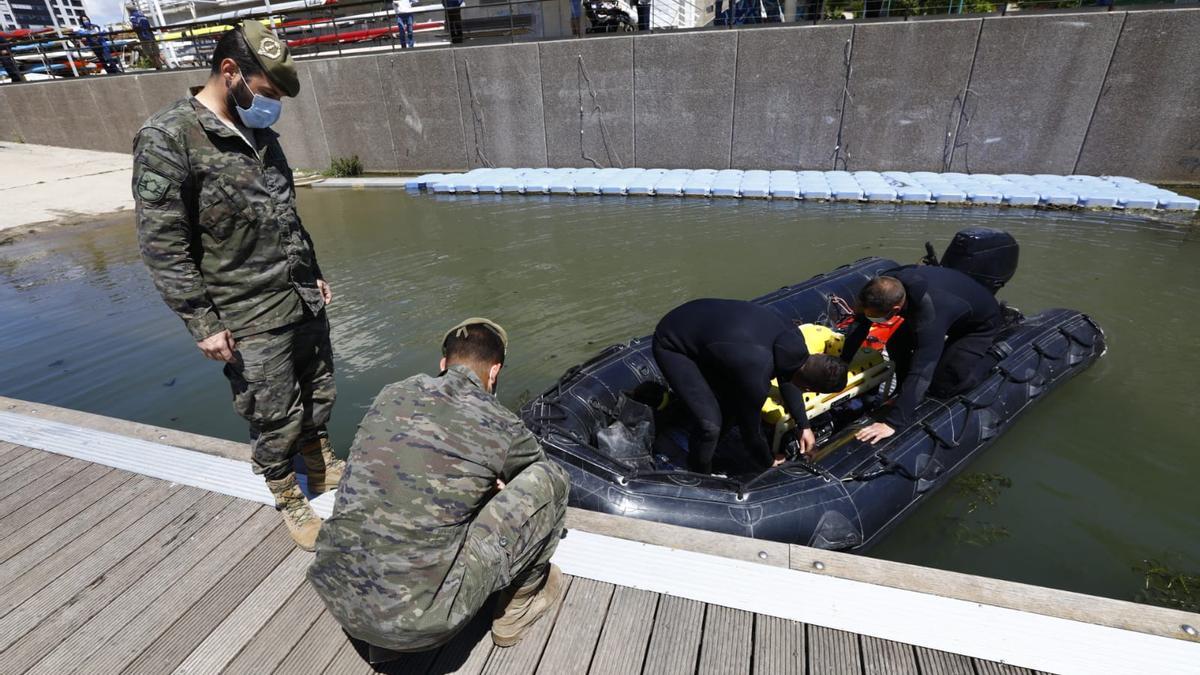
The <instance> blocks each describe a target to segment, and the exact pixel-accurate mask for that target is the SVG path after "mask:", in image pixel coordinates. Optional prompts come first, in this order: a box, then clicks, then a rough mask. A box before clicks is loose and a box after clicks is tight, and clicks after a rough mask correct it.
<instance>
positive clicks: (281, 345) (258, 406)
mask: <svg viewBox="0 0 1200 675" xmlns="http://www.w3.org/2000/svg"><path fill="white" fill-rule="evenodd" d="M236 342H237V354H236V358H235V359H234V362H233V363H228V364H226V365H225V377H226V378H228V379H229V384H230V386H231V387H232V388H233V408H234V410H236V411H237V413H238V414H239V415H241V416H242V417H243V418H244V419H245V420H246V421H247V422H249V423H250V448H251V455H252V459H253V461H254V473H257V474H260V475H262V476H264V477H265V478H266V479H267V480H278V479H280V478H284V477H286V476H287V475H288V474H290V473H291V472H292V457H293V456H295V454H296V453H297V452H298V451H299V449H300V444H302V443H304V442H306V441H309V440H312V439H315V438H319V437H321V436H324V435H326V431H325V424H326V423H327V422H329V414H330V413H331V412H332V411H333V401H334V399H335V398H336V397H337V387H336V385H335V384H334V381H333V347H332V346H331V345H330V343H329V321H328V320H327V319H326V317H325V313H324V312H322V313H321V315H320V316H318V317H316V318H312V319H307V320H305V321H302V322H300V323H295V324H292V325H290V326H284V327H283V328H277V329H275V330H270V331H267V332H264V333H258V334H256V335H247V336H245V337H241V338H237V340H236Z"/></svg>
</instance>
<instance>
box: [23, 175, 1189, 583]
mask: <svg viewBox="0 0 1200 675" xmlns="http://www.w3.org/2000/svg"><path fill="white" fill-rule="evenodd" d="M300 213H301V216H302V217H303V219H304V222H305V223H306V225H307V227H308V229H309V230H310V232H311V233H312V237H313V239H314V240H315V242H316V246H317V251H318V254H319V257H320V261H321V267H322V268H323V269H324V270H325V273H326V274H327V275H328V277H329V281H330V282H331V284H332V286H333V290H334V293H335V296H336V297H335V301H334V304H333V306H332V307H331V308H330V318H331V321H332V324H333V342H334V349H335V353H336V362H337V368H338V387H339V391H340V395H339V399H338V404H337V407H336V409H335V412H334V416H333V421H332V425H331V431H332V434H333V437H334V440H335V444H336V445H337V446H338V448H339V449H340V450H343V451H344V450H345V449H346V448H347V447H348V446H349V443H350V440H351V438H352V436H353V433H354V429H355V426H356V424H357V421H358V419H359V418H360V417H361V415H362V412H363V410H364V409H365V407H366V406H367V405H369V404H370V402H371V400H372V399H373V398H374V396H375V394H376V393H377V392H378V391H379V389H380V388H381V387H383V386H384V385H385V384H387V383H389V382H393V381H396V380H400V379H403V378H404V377H406V376H408V375H410V374H412V373H415V372H418V371H427V372H432V371H434V370H435V369H436V365H437V360H438V357H439V352H438V345H437V341H438V338H439V337H440V335H441V332H442V331H444V330H445V329H446V328H447V327H448V326H449V325H451V324H453V323H454V322H456V321H457V320H459V319H461V318H463V317H466V316H472V315H485V316H489V317H491V318H493V319H495V320H497V321H499V322H501V323H502V324H503V325H504V326H505V327H506V328H507V329H508V331H509V334H510V335H511V337H512V347H511V350H510V354H509V365H508V366H507V367H506V368H505V371H504V373H503V375H502V377H501V389H500V398H501V399H502V400H503V401H504V402H505V403H506V404H508V405H510V406H512V407H514V408H515V407H517V406H518V405H519V404H520V403H523V402H524V401H525V400H527V398H528V397H530V396H531V395H535V394H536V393H537V392H539V391H541V390H543V389H545V388H546V387H548V386H549V385H551V384H552V383H553V382H554V381H555V380H556V379H557V377H558V376H559V375H560V374H562V372H563V371H564V370H566V369H567V368H568V367H570V366H571V365H574V364H576V363H579V362H581V361H583V360H585V359H586V358H588V357H589V356H591V355H592V354H594V353H596V352H597V351H599V350H600V349H602V348H603V347H604V346H606V345H608V344H611V343H614V342H620V341H624V340H626V339H628V338H630V337H634V336H638V335H644V334H646V333H649V332H650V331H651V330H652V329H653V327H654V324H655V323H656V322H657V320H658V318H659V317H660V316H661V315H662V314H663V313H664V312H665V311H667V310H668V309H670V308H671V307H673V306H675V305H676V304H678V303H681V302H683V301H685V300H687V299H689V298H694V297H703V296H716V297H730V298H749V297H754V296H757V295H760V294H763V293H765V292H768V291H770V290H772V289H775V288H777V287H779V286H782V285H785V284H790V283H795V282H797V281H800V280H802V279H805V278H808V277H809V276H811V275H813V274H815V273H817V272H821V271H825V270H828V269H831V268H833V267H835V266H837V265H839V264H842V263H846V262H849V261H853V260H855V259H857V258H861V257H864V256H869V255H880V256H887V257H891V258H894V259H896V260H900V261H901V262H913V261H915V260H916V259H917V258H918V257H919V256H920V255H921V253H922V245H923V243H924V242H925V241H926V240H932V241H934V242H935V245H936V246H937V248H938V250H939V251H940V250H941V249H942V248H943V247H944V246H945V244H946V243H947V242H948V241H949V239H950V237H951V236H952V235H953V233H954V232H955V231H956V230H957V229H959V228H960V227H963V226H965V225H969V224H981V225H987V226H990V227H997V228H1003V229H1007V230H1009V231H1010V232H1012V233H1013V234H1014V235H1015V236H1016V237H1017V239H1018V240H1019V241H1020V243H1021V246H1022V252H1021V267H1020V270H1019V271H1018V274H1017V277H1016V279H1015V280H1014V281H1013V282H1012V283H1011V284H1010V285H1009V286H1008V287H1007V288H1006V289H1004V290H1003V291H1002V292H1001V297H1003V298H1006V299H1008V300H1009V301H1010V302H1012V303H1013V304H1015V305H1017V306H1019V307H1021V308H1023V309H1026V310H1028V311H1037V310H1040V309H1043V308H1046V307H1052V306H1066V307H1072V308H1077V309H1081V310H1083V311H1086V312H1089V313H1091V314H1092V315H1093V316H1095V317H1096V318H1097V319H1098V320H1099V322H1100V324H1101V325H1102V326H1103V327H1104V329H1105V331H1106V333H1107V336H1108V343H1109V352H1108V354H1107V355H1106V356H1105V357H1104V358H1103V359H1101V360H1100V361H1099V362H1098V363H1097V364H1096V365H1095V366H1094V367H1092V368H1091V369H1090V370H1089V371H1087V372H1086V373H1084V374H1083V375H1081V376H1079V377H1078V378H1076V379H1075V380H1073V381H1072V382H1070V383H1068V384H1067V385H1065V386H1064V387H1062V388H1060V389H1059V390H1056V391H1055V392H1053V393H1052V394H1051V395H1049V396H1048V397H1046V398H1045V399H1044V400H1042V401H1041V402H1039V403H1038V404H1037V405H1036V406H1034V408H1033V409H1032V410H1031V411H1030V412H1028V413H1027V414H1026V415H1025V416H1024V417H1023V418H1022V419H1021V421H1020V422H1019V423H1018V424H1017V425H1016V426H1015V427H1014V428H1013V429H1012V430H1011V431H1009V432H1008V433H1007V434H1006V435H1005V436H1004V437H1003V438H1001V439H1000V440H999V441H998V442H997V443H996V444H995V445H993V446H992V447H991V448H990V449H989V450H988V451H987V452H986V453H985V454H984V455H983V456H982V457H981V458H980V459H978V460H977V461H976V462H975V463H973V464H972V465H971V466H970V467H969V469H968V471H969V472H970V473H971V474H972V476H973V477H974V478H975V479H976V480H975V483H977V484H979V485H983V486H984V487H986V488H988V489H984V490H974V491H971V490H966V489H965V488H964V489H961V490H960V488H959V486H958V485H955V486H951V487H948V488H947V489H945V490H943V491H942V492H941V493H940V494H939V495H937V496H936V497H935V498H933V499H931V500H930V501H928V502H927V503H926V504H925V505H924V506H923V507H922V508H921V509H920V510H919V511H918V512H917V513H915V514H914V515H913V516H912V517H910V518H909V519H908V520H907V521H906V522H905V523H904V524H903V525H901V526H900V527H899V528H898V529H897V530H896V531H895V532H894V533H893V534H892V535H891V536H890V537H889V539H887V540H886V541H885V542H883V543H882V544H881V545H880V546H878V547H877V548H875V549H874V550H873V551H872V552H871V555H873V556H878V557H882V558H887V559H892V560H899V561H904V562H911V563H916V564H921V565H928V566H933V567H939V568H944V569H951V570H956V571H961V572H968V573H974V574H982V575H986V576H992V577H998V578H1003V579H1011V580H1016V581H1024V582H1029V583H1035V584H1041V585H1048V586H1053V587H1057V588H1063V589H1069V590H1075V591H1082V592H1087V593H1093V594H1099V595H1106V596H1109V597H1115V598H1126V599H1129V598H1133V597H1134V595H1135V594H1136V593H1137V591H1138V590H1139V588H1140V585H1141V577H1140V575H1139V574H1137V573H1136V572H1134V571H1133V569H1132V567H1133V565H1134V564H1135V563H1137V561H1139V560H1141V559H1143V558H1147V557H1151V558H1155V559H1167V560H1173V561H1175V563H1176V564H1177V565H1180V566H1182V567H1183V568H1186V569H1191V570H1196V569H1197V568H1200V513H1198V509H1197V504H1200V502H1198V501H1197V499H1196V493H1197V486H1196V481H1197V479H1198V477H1200V452H1197V449H1198V448H1200V444H1198V443H1197V441H1196V425H1197V420H1198V419H1200V379H1197V374H1200V350H1198V349H1197V347H1198V346H1200V341H1198V340H1197V334H1196V330H1197V317H1200V231H1198V230H1197V228H1196V226H1195V225H1194V224H1188V222H1187V220H1186V219H1182V220H1178V219H1177V220H1175V221H1174V222H1172V221H1170V220H1162V219H1157V218H1152V217H1149V216H1125V215H1121V214H1100V213H1084V212H1067V211H1056V212H1049V211H1026V210H1011V209H1010V210H1002V209H987V210H985V209H952V208H944V207H936V208H934V207H930V208H925V207H916V206H904V207H894V206H848V205H839V204H830V205H819V204H796V203H774V202H756V201H732V200H730V201H711V202H710V201H706V200H669V199H628V200H625V199H618V198H608V197H605V198H550V197H545V198H542V197H505V198H504V199H500V198H494V197H490V196H489V197H471V198H464V197H459V198H440V197H433V196H415V195H406V194H404V193H401V192H395V191H349V190H347V191H341V190H325V191H314V190H302V191H301V192H300ZM0 322H2V323H0V326H2V328H0V394H2V395H5V396H11V397H14V398H20V399H26V400H31V401H38V402H45V403H50V404H54V405H59V406H65V407H69V408H77V409H82V410H87V411H90V412H94V413H99V414H104V415H111V416H115V417H121V418H126V419H131V420H136V421H139V422H146V423H150V424H159V425H163V426H168V427H174V428H178V429H183V430H186V431H192V432H196V433H202V434H208V435H213V436H222V437H225V438H230V439H235V440H244V439H245V433H246V432H245V427H244V425H243V424H242V422H241V420H240V419H239V418H237V417H236V415H235V414H234V412H233V410H232V407H231V405H230V401H229V390H228V387H227V385H226V383H225V380H224V378H223V377H222V376H221V373H220V366H219V365H218V364H216V363H214V362H210V361H205V360H204V359H203V358H202V357H201V355H200V353H199V352H198V351H197V350H196V348H195V346H194V344H193V343H192V342H191V341H190V339H189V337H188V335H187V333H186V331H185V330H184V328H183V326H182V325H181V323H180V322H179V321H178V320H177V319H176V318H175V317H174V316H173V315H172V314H170V312H169V311H168V310H167V309H166V307H165V305H163V304H162V302H161V300H160V299H159V298H158V296H157V295H156V293H155V291H154V289H153V287H152V285H151V283H150V280H149V277H148V275H147V273H146V272H145V270H144V269H143V267H142V265H141V262H140V260H139V259H138V256H137V252H136V242H135V238H134V234H133V225H132V217H130V219H129V220H128V221H127V222H125V223H121V224H115V225H104V226H95V227H77V228H62V229H58V230H51V231H49V232H45V233H42V234H39V235H35V236H29V237H25V238H23V239H19V240H18V241H17V242H15V243H10V244H8V245H5V246H0ZM961 484H962V483H960V485H961ZM1193 573H1194V572H1193Z"/></svg>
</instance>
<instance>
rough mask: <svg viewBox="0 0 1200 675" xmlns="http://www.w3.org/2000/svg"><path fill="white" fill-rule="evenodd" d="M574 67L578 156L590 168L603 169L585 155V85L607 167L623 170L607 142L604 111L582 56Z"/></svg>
mask: <svg viewBox="0 0 1200 675" xmlns="http://www.w3.org/2000/svg"><path fill="white" fill-rule="evenodd" d="M576 65H577V66H578V68H577V70H578V72H577V74H576V75H577V83H576V90H577V91H578V93H579V156H580V157H582V158H583V159H586V160H587V161H589V162H591V163H592V166H594V167H596V168H597V169H601V168H604V167H602V166H601V165H600V163H599V162H597V161H596V160H595V159H592V157H591V156H590V155H588V154H587V149H586V148H585V147H584V117H585V111H584V108H583V87H584V84H586V85H587V90H588V96H590V97H591V99H592V110H591V114H593V115H595V116H596V121H597V123H598V125H599V127H600V141H601V142H602V143H604V152H605V153H606V154H607V155H608V162H609V165H613V164H615V165H616V167H617V168H619V169H623V168H625V166H624V165H623V164H622V163H621V157H620V156H619V155H618V154H617V152H616V151H615V150H613V149H612V145H611V144H609V142H608V127H607V126H606V125H605V124H604V109H603V108H602V107H601V106H600V96H599V95H598V94H597V93H596V88H595V87H594V86H592V78H591V77H590V76H589V75H588V72H587V67H586V66H585V65H584V63H583V54H579V55H578V60H577V61H576ZM614 157H615V158H616V161H615V162H614V161H613V158H614Z"/></svg>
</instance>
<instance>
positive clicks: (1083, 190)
mask: <svg viewBox="0 0 1200 675" xmlns="http://www.w3.org/2000/svg"><path fill="white" fill-rule="evenodd" d="M329 183H330V184H329V185H327V186H325V187H351V188H360V187H371V186H374V187H398V186H403V187H404V188H405V189H408V190H427V191H432V192H435V193H439V194H469V193H476V192H478V193H484V194H487V193H501V194H513V193H525V194H566V195H664V196H679V195H687V196H691V197H725V198H745V199H803V200H805V201H827V200H834V201H842V202H862V201H867V202H897V201H899V202H908V203H914V202H915V203H931V202H932V203H935V204H971V205H980V206H997V205H1003V206H1019V207H1033V206H1045V207H1082V208H1089V209H1138V210H1157V209H1161V210H1166V211H1197V210H1200V200H1196V199H1194V198H1192V197H1186V196H1182V195H1179V194H1177V193H1175V192H1172V191H1170V190H1167V189H1164V188H1160V187H1157V186H1154V185H1151V184H1149V183H1142V182H1140V181H1138V180H1136V179H1133V178H1129V177H1126V176H1085V175H1072V176H1056V175H1053V174H1040V173H1039V174H1033V175H1028V174H1018V173H1006V174H1004V175H996V174H990V173H977V174H966V173H960V172H954V171H951V172H946V173H934V172H932V171H913V172H907V171H884V172H878V171H853V172H851V171H815V170H811V169H806V170H803V171H787V170H776V171H761V170H746V171H743V170H740V169H721V170H716V169H638V168H630V169H618V168H602V169H595V168H583V169H575V168H562V169H511V168H480V169H472V170H470V171H467V172H465V173H456V174H455V173H427V174H422V175H420V176H416V177H414V178H406V179H395V178H373V177H361V178H354V179H347V180H345V181H342V182H337V181H333V180H331V181H329Z"/></svg>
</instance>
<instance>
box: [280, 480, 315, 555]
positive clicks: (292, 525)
mask: <svg viewBox="0 0 1200 675" xmlns="http://www.w3.org/2000/svg"><path fill="white" fill-rule="evenodd" d="M267 487H268V488H270V489H271V494H272V495H275V510H276V511H278V512H280V513H281V514H282V515H283V522H284V523H286V524H287V528H288V532H289V533H290V534H291V535H292V541H295V542H296V545H297V546H299V547H300V548H302V549H304V550H305V551H312V550H314V549H316V547H317V533H318V532H320V531H321V523H323V522H324V521H322V520H321V518H320V517H319V516H317V514H316V513H314V512H313V510H312V506H310V505H309V503H308V500H307V499H305V498H304V493H303V492H301V491H300V485H299V484H298V483H296V474H289V475H288V476H287V478H280V479H279V480H268V481H267Z"/></svg>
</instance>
